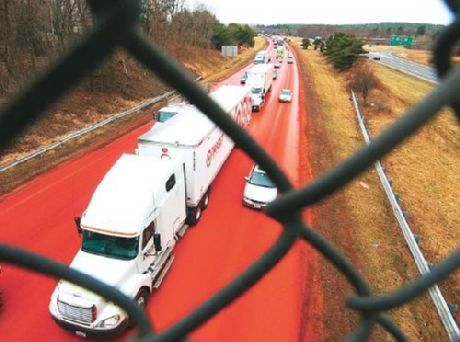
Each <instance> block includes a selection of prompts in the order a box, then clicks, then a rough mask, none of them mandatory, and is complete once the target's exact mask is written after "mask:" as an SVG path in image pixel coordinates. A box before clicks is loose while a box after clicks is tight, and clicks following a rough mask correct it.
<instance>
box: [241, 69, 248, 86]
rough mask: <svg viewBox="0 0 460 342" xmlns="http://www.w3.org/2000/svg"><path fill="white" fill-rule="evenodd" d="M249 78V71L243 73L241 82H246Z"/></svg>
mask: <svg viewBox="0 0 460 342" xmlns="http://www.w3.org/2000/svg"><path fill="white" fill-rule="evenodd" d="M247 78H248V73H247V72H245V73H244V74H243V76H241V79H240V83H241V84H245V83H246V80H247Z"/></svg>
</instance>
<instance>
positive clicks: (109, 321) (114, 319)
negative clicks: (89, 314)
mask: <svg viewBox="0 0 460 342" xmlns="http://www.w3.org/2000/svg"><path fill="white" fill-rule="evenodd" d="M119 321H120V315H113V316H111V317H109V318H106V319H104V320H103V321H101V322H99V323H98V324H97V326H98V327H99V328H109V327H113V326H114V325H117V324H118V322H119Z"/></svg>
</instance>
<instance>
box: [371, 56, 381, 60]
mask: <svg viewBox="0 0 460 342" xmlns="http://www.w3.org/2000/svg"><path fill="white" fill-rule="evenodd" d="M372 59H373V60H374V61H379V60H380V57H379V56H373V57H372Z"/></svg>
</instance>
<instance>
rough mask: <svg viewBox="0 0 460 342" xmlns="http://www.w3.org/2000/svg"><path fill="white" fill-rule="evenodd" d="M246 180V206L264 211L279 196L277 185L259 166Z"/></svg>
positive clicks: (244, 194) (244, 203)
mask: <svg viewBox="0 0 460 342" xmlns="http://www.w3.org/2000/svg"><path fill="white" fill-rule="evenodd" d="M245 179H246V185H245V186H244V191H243V205H244V206H247V207H251V208H255V209H262V208H263V207H265V206H266V205H267V204H268V203H269V202H271V201H273V200H274V199H275V198H276V196H277V195H278V190H277V188H276V185H275V184H274V183H273V182H272V181H271V179H270V178H268V176H267V174H266V173H265V171H264V170H262V169H261V168H260V167H259V166H258V165H257V164H256V165H254V167H253V168H252V170H251V173H250V174H249V176H247V177H245Z"/></svg>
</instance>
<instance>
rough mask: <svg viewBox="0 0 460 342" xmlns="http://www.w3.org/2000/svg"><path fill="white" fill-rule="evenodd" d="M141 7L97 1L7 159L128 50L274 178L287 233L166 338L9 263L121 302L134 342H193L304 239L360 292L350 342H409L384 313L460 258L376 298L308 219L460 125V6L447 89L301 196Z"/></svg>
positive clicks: (17, 254) (0, 141) (115, 294)
mask: <svg viewBox="0 0 460 342" xmlns="http://www.w3.org/2000/svg"><path fill="white" fill-rule="evenodd" d="M140 3H141V1H139V0H138V1H135V0H90V1H89V4H90V6H91V9H92V11H93V13H94V16H95V18H96V20H97V25H96V27H95V29H94V31H93V32H92V33H91V34H89V35H88V36H87V37H86V38H85V39H83V40H82V41H81V42H80V43H79V44H78V45H77V46H76V47H75V48H74V49H73V50H72V51H70V52H69V53H68V54H67V55H66V56H64V57H63V58H61V59H60V60H59V61H57V62H56V63H55V64H54V65H53V66H52V67H51V68H50V69H49V70H48V71H47V72H45V73H44V74H43V75H42V76H41V77H39V78H38V79H37V80H35V81H34V82H31V84H29V86H28V87H27V88H25V89H24V90H23V91H22V92H21V93H20V94H18V95H17V97H16V98H14V99H13V100H12V101H11V102H10V103H9V104H7V105H6V106H5V107H4V108H3V110H2V111H1V112H0V151H2V149H4V148H5V146H6V145H7V144H8V142H9V141H11V139H12V138H14V137H15V136H17V135H18V134H19V132H21V131H22V130H23V129H24V128H25V127H26V126H27V125H29V124H31V123H33V122H34V121H35V120H37V119H38V118H39V117H40V116H41V115H42V114H43V112H44V110H45V109H46V108H47V107H48V106H49V105H50V104H52V103H53V102H55V101H56V100H57V99H58V98H59V97H61V96H62V95H63V94H65V93H66V92H67V91H68V90H70V89H71V87H73V86H74V85H75V84H76V83H77V82H78V81H79V80H80V79H82V77H83V76H84V75H86V74H87V73H88V72H90V71H91V70H93V69H94V68H95V67H96V66H97V65H99V64H100V63H102V62H103V60H104V59H105V58H106V57H107V56H109V55H110V54H111V53H112V52H113V51H114V49H115V48H118V47H122V48H125V49H126V50H127V51H128V52H129V53H131V55H132V56H133V57H135V58H136V59H137V60H138V61H140V62H141V63H143V64H144V65H145V66H146V67H148V68H149V69H150V70H152V71H153V72H154V73H155V74H156V75H157V76H158V77H159V78H160V79H161V80H162V81H163V82H165V83H166V84H168V85H170V86H172V87H174V88H175V89H176V90H177V91H179V92H180V93H182V95H183V96H184V97H185V98H186V99H187V100H189V101H190V102H191V103H193V104H195V105H196V106H197V107H198V108H199V109H200V110H201V111H202V112H203V113H206V114H207V115H208V116H209V118H210V119H211V120H212V121H214V122H215V123H216V124H217V125H218V126H219V127H220V128H221V129H222V130H223V131H224V132H225V133H226V134H227V135H228V136H229V137H231V138H232V139H233V140H234V141H235V143H236V145H238V146H239V147H240V148H241V149H242V150H243V151H244V152H245V153H246V154H247V155H248V156H249V157H250V158H252V159H253V160H254V161H255V162H256V163H257V164H259V165H260V166H261V167H262V168H263V169H264V170H266V172H267V173H268V175H269V176H270V178H271V179H272V180H273V181H274V182H275V183H276V185H277V187H278V189H279V190H280V192H281V194H282V196H281V197H280V198H279V199H277V200H276V201H274V202H272V203H271V204H270V205H269V206H268V207H267V209H266V213H267V215H269V216H270V217H272V218H274V219H275V220H277V221H278V222H280V223H281V224H282V226H283V227H284V229H283V232H282V233H281V234H280V236H279V238H278V240H277V241H276V242H275V243H274V245H273V246H272V247H270V248H269V249H268V250H267V251H266V252H265V253H264V255H262V256H261V257H260V259H259V260H257V261H256V262H254V263H253V264H252V265H251V266H249V267H248V268H247V269H246V270H245V271H244V272H243V273H241V274H240V275H239V276H237V277H236V278H235V279H234V280H233V281H232V282H230V283H229V284H228V285H227V286H225V287H224V288H223V289H222V290H220V291H219V292H218V293H217V294H215V295H214V296H212V297H211V298H209V299H208V300H206V301H205V302H204V303H202V304H201V305H200V306H199V307H198V308H197V309H196V310H194V311H193V312H192V313H190V314H189V315H187V316H186V317H184V318H182V319H181V320H178V321H177V322H176V323H175V324H173V325H172V326H171V327H170V328H169V329H167V330H166V331H163V332H161V333H156V332H155V331H154V328H153V327H152V325H151V322H150V320H149V319H148V317H147V316H146V315H145V313H144V312H143V311H142V310H141V309H140V307H139V306H138V305H137V304H136V303H135V302H134V301H133V300H132V299H130V298H128V297H126V296H125V295H124V294H122V293H121V292H119V291H118V290H117V289H115V288H112V287H110V286H107V285H105V284H104V283H102V282H100V281H98V280H97V279H95V278H92V277H90V276H88V275H85V274H82V273H80V272H78V271H76V270H73V269H71V268H69V267H68V266H67V265H64V264H61V263H58V262H56V261H53V260H50V259H48V258H45V257H43V256H41V255H37V254H34V253H31V252H28V251H25V250H22V249H19V248H15V247H12V246H8V245H6V244H0V260H2V261H4V262H7V263H11V264H15V265H18V266H20V267H23V268H26V269H29V270H31V271H34V272H39V273H42V274H46V275H48V276H51V277H55V278H58V279H65V280H67V281H69V282H71V283H74V284H76V285H79V286H82V287H85V288H87V289H90V290H91V291H93V292H94V293H97V294H98V295H100V296H102V297H104V298H106V299H108V300H110V301H112V302H114V303H115V304H116V305H118V306H119V307H121V308H123V309H124V310H125V311H126V312H127V313H128V314H129V316H130V319H131V321H132V322H133V324H134V325H136V326H137V328H138V329H139V330H138V335H137V336H135V337H133V340H135V341H172V340H180V339H183V338H185V337H186V336H187V334H189V333H190V332H191V331H192V330H194V329H196V328H197V327H199V326H200V325H202V324H203V323H204V322H206V321H207V320H208V319H209V318H211V317H212V316H214V315H215V314H217V313H218V312H219V311H220V310H222V309H223V308H225V307H226V306H227V305H230V304H231V303H232V302H233V301H234V300H235V299H236V298H238V297H239V296H240V295H241V294H242V293H244V292H245V291H246V290H248V289H249V288H250V287H251V286H253V285H254V284H255V283H256V282H257V281H258V280H260V279H261V278H262V277H263V276H264V275H265V274H266V273H267V272H268V271H269V270H270V269H272V268H273V267H274V266H275V265H276V264H277V262H278V261H279V260H281V259H282V258H283V257H284V256H285V255H286V254H287V253H288V251H289V250H290V248H291V247H292V245H293V244H294V243H295V242H296V241H297V240H298V239H303V240H304V241H306V242H307V243H309V244H310V245H312V246H313V247H314V248H316V249H317V250H318V251H319V252H320V253H321V254H322V255H323V256H324V257H325V258H326V259H327V260H328V261H330V262H331V263H332V264H333V265H334V266H335V267H336V268H337V270H338V271H339V272H341V273H343V275H344V276H345V277H346V278H347V279H348V281H349V282H350V283H351V284H352V285H353V287H354V288H355V290H356V293H357V295H356V296H352V297H349V298H346V304H347V306H348V307H350V308H352V309H354V310H357V311H358V312H359V313H360V315H361V321H360V323H359V324H358V326H357V327H356V328H355V330H354V331H353V332H352V333H351V334H350V336H348V340H349V341H363V340H366V339H367V338H368V337H369V335H370V334H371V332H372V328H373V327H374V326H375V324H379V325H380V326H382V327H383V328H384V329H386V330H387V331H388V332H389V333H391V334H392V335H393V336H394V338H395V339H396V340H398V341H405V340H406V337H405V335H404V333H403V332H402V331H401V329H400V328H399V327H398V326H397V325H396V324H395V323H394V322H393V321H392V320H391V319H390V318H389V317H388V316H387V315H386V314H385V311H386V310H388V309H391V308H394V307H397V306H400V305H403V304H405V303H406V302H407V301H409V300H412V299H414V298H415V297H417V296H419V295H420V294H422V293H423V292H425V291H427V289H428V288H429V287H431V286H432V285H434V284H436V283H438V282H439V281H441V280H443V279H445V278H446V277H448V276H449V275H450V274H451V273H452V272H454V271H455V270H457V269H458V268H459V267H460V248H459V249H457V250H456V251H454V252H453V253H452V254H451V255H450V256H449V257H448V258H447V259H446V260H444V261H443V262H442V263H440V264H438V265H436V266H434V267H433V268H432V269H431V272H430V273H429V274H427V275H425V276H422V277H420V278H419V279H417V280H416V281H414V282H413V283H412V284H410V285H407V286H405V287H402V288H400V289H397V290H395V291H393V292H391V293H388V294H386V295H382V296H374V295H373V294H372V290H371V288H370V286H369V285H368V284H367V282H366V281H365V279H364V278H363V277H362V276H361V275H360V274H359V272H358V271H357V269H356V268H355V267H354V266H353V265H352V264H351V263H350V262H349V261H348V259H346V258H345V257H344V255H342V254H341V253H340V252H339V251H338V250H337V249H336V248H335V247H334V246H333V245H332V244H331V243H330V242H328V241H327V240H325V239H324V238H323V237H322V236H321V235H319V234H318V233H317V232H316V231H315V230H313V229H311V228H310V227H308V226H307V225H306V224H305V223H303V221H302V216H301V211H302V210H303V209H304V208H305V207H306V206H309V205H312V204H314V203H317V202H318V201H320V200H322V199H324V198H325V197H327V196H329V195H330V194H332V193H334V192H336V191H338V190H340V188H341V187H343V186H344V185H346V184H347V183H349V182H350V181H351V180H353V179H354V178H355V177H357V175H358V174H360V173H361V172H363V171H365V170H366V169H367V168H368V167H370V166H371V165H372V164H373V163H374V162H375V161H376V160H378V159H380V158H381V157H383V156H384V155H385V154H387V153H388V152H390V151H391V150H392V149H393V148H394V147H395V146H397V145H399V144H401V143H402V142H403V141H404V140H405V139H407V138H408V137H410V136H411V135H412V134H414V133H415V132H416V131H417V129H419V128H420V127H421V126H423V125H424V124H425V123H426V122H428V121H429V120H430V119H432V118H433V117H434V116H435V115H436V114H437V113H438V112H439V110H440V109H441V108H442V107H443V106H446V105H449V106H451V107H452V108H454V110H455V113H456V115H457V117H458V118H460V105H459V104H458V102H457V99H458V87H459V85H460V67H456V68H455V69H453V70H452V69H451V67H450V62H449V55H450V51H451V50H452V48H453V46H454V44H455V43H456V42H457V40H458V39H459V37H460V21H459V19H458V18H459V17H458V12H459V10H460V2H459V1H456V0H445V3H446V5H447V6H448V7H449V9H450V10H451V11H452V12H453V13H454V14H455V17H456V20H455V22H454V23H453V24H452V25H450V26H449V27H447V28H446V29H445V30H444V32H443V33H442V34H441V35H440V37H439V39H438V41H437V44H436V46H435V48H434V61H435V65H436V68H437V70H438V74H439V76H440V77H441V78H442V82H441V83H440V84H439V86H438V87H437V88H436V89H435V90H434V91H433V92H432V93H431V94H430V95H428V96H427V97H426V98H425V99H424V100H422V101H420V102H419V103H418V104H417V105H415V106H414V107H413V108H412V109H410V110H409V111H408V112H407V113H406V114H405V115H404V116H403V117H402V118H401V119H399V120H398V121H397V122H396V123H394V124H393V125H392V126H391V127H389V128H388V129H386V130H385V131H383V132H382V133H381V134H380V135H379V136H378V137H376V138H375V139H374V140H373V141H372V142H371V144H369V145H367V146H365V147H363V148H362V149H361V150H359V151H357V152H356V153H355V154H354V155H352V156H351V157H349V158H348V159H347V160H345V161H344V162H342V163H341V164H339V165H338V166H336V167H335V168H334V169H332V170H330V171H329V172H327V173H326V174H324V175H323V176H321V177H319V178H317V179H316V180H314V181H313V182H312V183H311V184H309V185H307V186H305V187H304V188H302V189H299V190H294V189H293V187H292V185H291V183H290V182H289V181H288V179H287V177H286V175H285V174H284V173H283V172H282V171H281V170H280V168H279V167H278V165H277V164H276V163H275V161H274V160H273V159H271V158H270V157H269V156H268V154H267V153H266V152H265V151H264V150H263V149H262V148H261V147H260V146H259V145H258V144H257V143H256V142H255V141H254V140H253V139H252V138H251V137H250V136H249V135H248V134H247V133H246V132H245V131H244V130H243V129H241V128H240V127H239V126H238V125H237V124H236V123H235V122H234V121H232V119H230V117H229V116H228V115H227V114H226V113H225V112H224V111H223V110H222V109H221V108H220V107H219V106H218V105H217V104H216V103H215V102H213V101H212V100H211V99H210V98H209V97H208V96H207V94H206V92H205V91H204V90H203V89H201V88H200V87H199V86H198V85H196V84H195V83H194V82H193V79H191V77H190V76H188V75H187V73H185V72H184V70H183V69H182V67H181V66H179V64H177V63H176V62H174V61H173V59H172V58H170V57H169V56H168V55H166V54H165V53H164V52H163V51H162V50H161V49H159V48H158V47H157V46H156V45H154V44H152V42H151V41H150V40H149V39H148V38H147V37H146V36H144V34H143V33H142V32H141V31H140V29H139V17H140ZM453 340H460V336H457V337H455V336H454V337H453Z"/></svg>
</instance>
